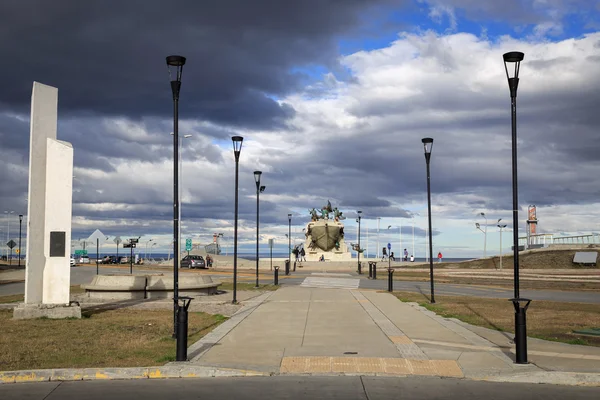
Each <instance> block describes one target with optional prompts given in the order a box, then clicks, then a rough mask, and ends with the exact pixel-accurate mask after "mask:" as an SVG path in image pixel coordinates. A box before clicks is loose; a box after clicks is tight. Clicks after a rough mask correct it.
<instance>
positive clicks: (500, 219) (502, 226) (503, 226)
mask: <svg viewBox="0 0 600 400" xmlns="http://www.w3.org/2000/svg"><path fill="white" fill-rule="evenodd" d="M500 221H502V218H498V228H500V269H502V229H504V228H506V224H500Z"/></svg>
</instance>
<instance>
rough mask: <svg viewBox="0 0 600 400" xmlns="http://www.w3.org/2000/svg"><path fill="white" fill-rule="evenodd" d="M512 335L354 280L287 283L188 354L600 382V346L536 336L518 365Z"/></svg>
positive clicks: (262, 363) (219, 361)
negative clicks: (325, 283)
mask: <svg viewBox="0 0 600 400" xmlns="http://www.w3.org/2000/svg"><path fill="white" fill-rule="evenodd" d="M339 281H340V279H337V280H336V281H335V282H334V284H337V285H339ZM348 281H352V279H348ZM511 340H512V335H511V334H507V333H504V332H497V331H491V330H488V329H484V328H479V327H473V326H470V325H468V324H464V323H462V322H460V321H457V320H454V319H447V318H443V317H439V316H437V315H436V314H434V313H432V312H430V311H428V310H425V309H423V308H422V307H420V306H418V305H416V304H411V303H402V302H401V301H399V300H398V299H396V297H394V296H392V295H391V294H389V293H385V292H378V291H374V290H358V289H355V288H353V285H352V283H350V282H348V286H347V288H343V289H342V288H337V289H325V288H314V287H304V286H293V287H284V288H282V289H279V290H278V291H276V292H272V293H265V294H263V295H261V296H259V297H258V298H255V299H252V300H250V301H249V302H248V303H247V304H246V306H245V307H244V308H243V309H242V310H240V312H238V314H236V315H234V316H233V317H232V318H231V319H230V320H229V321H227V322H226V323H224V324H223V325H221V326H220V327H219V328H217V329H216V330H215V331H213V332H211V333H210V334H209V335H207V336H206V337H204V338H203V339H202V340H200V341H199V342H197V343H195V344H193V345H192V346H191V347H190V349H189V356H190V359H191V364H192V365H198V366H210V367H217V368H233V369H242V370H252V371H256V372H262V373H269V374H350V375H353V374H367V375H368V374H374V375H432V376H444V377H456V378H463V377H465V378H473V379H485V380H499V381H504V380H505V381H515V380H516V381H520V380H523V381H535V380H533V378H532V377H538V378H539V379H541V381H545V380H549V379H555V380H556V383H560V379H563V378H565V376H566V375H564V374H563V378H560V377H559V375H554V376H553V377H552V371H563V372H571V373H579V374H581V375H580V376H578V377H573V376H570V377H567V378H565V379H567V380H569V379H571V380H572V379H583V380H585V379H588V378H590V379H592V380H594V379H595V380H596V381H600V380H598V377H599V376H600V375H597V374H599V373H600V349H598V348H594V347H588V346H575V345H566V344H562V343H553V342H547V341H543V340H536V339H529V359H530V361H531V363H530V364H528V365H517V364H515V363H514V354H513V350H514V345H513V344H512V343H511ZM588 374H589V375H588ZM528 377H529V378H528ZM530 378H531V379H530Z"/></svg>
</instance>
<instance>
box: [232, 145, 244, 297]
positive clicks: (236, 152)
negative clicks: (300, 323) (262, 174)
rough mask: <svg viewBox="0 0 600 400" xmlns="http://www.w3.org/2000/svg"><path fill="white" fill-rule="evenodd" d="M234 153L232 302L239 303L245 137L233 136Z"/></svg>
mask: <svg viewBox="0 0 600 400" xmlns="http://www.w3.org/2000/svg"><path fill="white" fill-rule="evenodd" d="M231 141H232V142H233V155H234V156H235V209H234V220H233V300H232V301H231V303H232V304H237V242H238V235H237V233H238V182H239V179H238V178H239V172H240V152H241V151H242V143H243V141H244V138H243V137H241V136H233V137H232V138H231Z"/></svg>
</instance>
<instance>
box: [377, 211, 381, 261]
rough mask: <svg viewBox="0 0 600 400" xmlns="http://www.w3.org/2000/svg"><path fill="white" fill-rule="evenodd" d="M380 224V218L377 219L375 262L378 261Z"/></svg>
mask: <svg viewBox="0 0 600 400" xmlns="http://www.w3.org/2000/svg"><path fill="white" fill-rule="evenodd" d="M380 222H381V217H377V260H379V223H380Z"/></svg>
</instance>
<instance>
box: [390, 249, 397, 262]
mask: <svg viewBox="0 0 600 400" xmlns="http://www.w3.org/2000/svg"><path fill="white" fill-rule="evenodd" d="M390 260H392V261H396V257H394V252H393V251H392V252H391V253H390Z"/></svg>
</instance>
